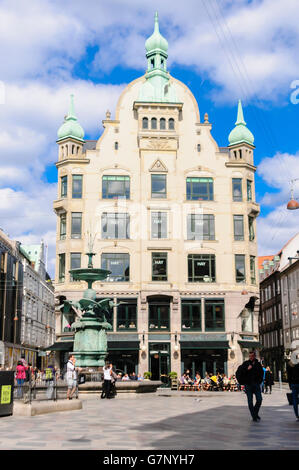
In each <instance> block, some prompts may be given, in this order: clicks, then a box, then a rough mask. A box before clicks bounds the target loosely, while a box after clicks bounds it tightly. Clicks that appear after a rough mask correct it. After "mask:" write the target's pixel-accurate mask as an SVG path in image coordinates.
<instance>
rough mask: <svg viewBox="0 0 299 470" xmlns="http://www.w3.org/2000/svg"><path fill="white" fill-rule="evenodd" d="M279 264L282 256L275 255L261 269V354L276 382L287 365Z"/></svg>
mask: <svg viewBox="0 0 299 470" xmlns="http://www.w3.org/2000/svg"><path fill="white" fill-rule="evenodd" d="M279 264H280V256H279V255H276V256H274V255H273V256H272V257H268V260H265V261H264V262H263V265H262V267H261V269H260V318H259V332H260V342H261V344H262V349H261V351H260V354H261V357H262V359H263V363H264V364H265V365H266V366H270V367H271V369H272V371H273V374H274V378H275V380H278V379H279V371H280V372H281V373H282V372H283V370H284V363H285V360H284V340H283V325H282V309H281V289H280V271H279Z"/></svg>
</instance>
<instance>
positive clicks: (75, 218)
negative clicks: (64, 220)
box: [71, 212, 82, 238]
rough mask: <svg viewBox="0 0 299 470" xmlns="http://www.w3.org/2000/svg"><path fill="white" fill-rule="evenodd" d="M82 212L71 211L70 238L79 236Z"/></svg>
mask: <svg viewBox="0 0 299 470" xmlns="http://www.w3.org/2000/svg"><path fill="white" fill-rule="evenodd" d="M81 232H82V212H72V231H71V237H72V238H81Z"/></svg>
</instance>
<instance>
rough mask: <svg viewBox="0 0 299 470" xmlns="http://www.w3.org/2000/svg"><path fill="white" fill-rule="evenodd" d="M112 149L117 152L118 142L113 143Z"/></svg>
mask: <svg viewBox="0 0 299 470" xmlns="http://www.w3.org/2000/svg"><path fill="white" fill-rule="evenodd" d="M114 149H115V150H118V142H114Z"/></svg>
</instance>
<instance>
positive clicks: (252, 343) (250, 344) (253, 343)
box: [238, 339, 262, 349]
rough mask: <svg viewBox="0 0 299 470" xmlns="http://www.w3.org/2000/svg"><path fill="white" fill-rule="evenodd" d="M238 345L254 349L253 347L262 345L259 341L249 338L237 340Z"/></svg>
mask: <svg viewBox="0 0 299 470" xmlns="http://www.w3.org/2000/svg"><path fill="white" fill-rule="evenodd" d="M238 343H239V345H240V346H241V348H247V349H255V348H261V347H262V345H261V343H260V342H259V341H250V340H247V341H246V340H241V339H240V340H238Z"/></svg>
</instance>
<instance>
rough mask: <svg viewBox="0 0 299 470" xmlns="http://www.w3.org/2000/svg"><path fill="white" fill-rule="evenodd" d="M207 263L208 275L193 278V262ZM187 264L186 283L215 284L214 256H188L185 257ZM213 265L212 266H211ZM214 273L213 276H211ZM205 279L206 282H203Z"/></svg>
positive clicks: (193, 254) (194, 254)
mask: <svg viewBox="0 0 299 470" xmlns="http://www.w3.org/2000/svg"><path fill="white" fill-rule="evenodd" d="M205 261H208V263H209V275H204V276H195V274H194V273H195V266H194V263H195V262H205ZM187 263H188V282H198V283H202V282H203V283H215V282H216V255H214V254H210V253H208V254H204V253H202V254H196V253H192V254H189V255H188V257H187ZM213 263H214V266H213ZM190 264H191V274H190ZM213 271H214V276H213ZM205 277H208V278H209V279H208V280H206V281H205V280H204V278H205Z"/></svg>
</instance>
